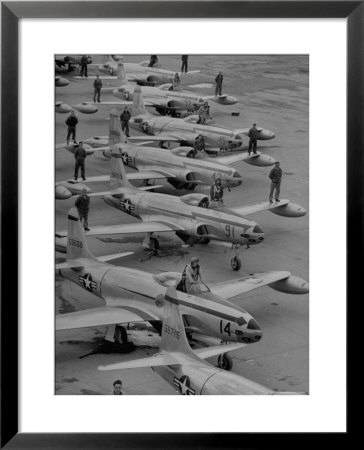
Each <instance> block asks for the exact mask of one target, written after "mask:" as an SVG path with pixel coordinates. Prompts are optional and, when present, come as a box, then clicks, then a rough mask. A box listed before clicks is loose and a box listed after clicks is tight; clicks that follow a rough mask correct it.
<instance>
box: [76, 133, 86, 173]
mask: <svg viewBox="0 0 364 450" xmlns="http://www.w3.org/2000/svg"><path fill="white" fill-rule="evenodd" d="M85 159H86V150H85V149H84V148H83V143H82V141H80V142H79V143H78V146H77V147H76V148H75V181H77V178H78V170H79V169H80V168H81V177H82V179H83V181H86V178H85Z"/></svg>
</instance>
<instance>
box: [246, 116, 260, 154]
mask: <svg viewBox="0 0 364 450" xmlns="http://www.w3.org/2000/svg"><path fill="white" fill-rule="evenodd" d="M248 135H249V150H248V152H249V155H250V153H251V151H252V150H253V153H254V155H256V154H257V139H258V135H259V131H258V129H257V124H256V123H253V126H252V127H251V128H250V130H249V133H248Z"/></svg>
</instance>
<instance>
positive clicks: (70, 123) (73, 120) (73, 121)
mask: <svg viewBox="0 0 364 450" xmlns="http://www.w3.org/2000/svg"><path fill="white" fill-rule="evenodd" d="M65 123H66V125H67V138H66V141H67V145H69V143H70V137H71V135H72V139H73V142H76V125H77V124H78V119H77V117H76V115H75V112H74V111H71V114H70V115H69V116H68V117H67V120H66V122H65Z"/></svg>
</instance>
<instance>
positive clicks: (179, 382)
mask: <svg viewBox="0 0 364 450" xmlns="http://www.w3.org/2000/svg"><path fill="white" fill-rule="evenodd" d="M173 383H174V385H175V386H176V387H177V388H178V390H179V392H180V393H181V394H182V395H195V390H194V389H192V388H191V382H190V379H189V377H188V376H187V375H183V376H182V377H181V378H179V379H178V378H177V377H174V379H173Z"/></svg>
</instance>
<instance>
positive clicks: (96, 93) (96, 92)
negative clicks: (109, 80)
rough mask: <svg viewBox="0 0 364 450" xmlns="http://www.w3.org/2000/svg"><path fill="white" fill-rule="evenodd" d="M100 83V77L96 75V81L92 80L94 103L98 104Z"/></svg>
mask: <svg viewBox="0 0 364 450" xmlns="http://www.w3.org/2000/svg"><path fill="white" fill-rule="evenodd" d="M101 88H102V81H101V80H100V75H99V74H97V75H96V79H95V80H94V103H96V102H98V103H100V95H101Z"/></svg>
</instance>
